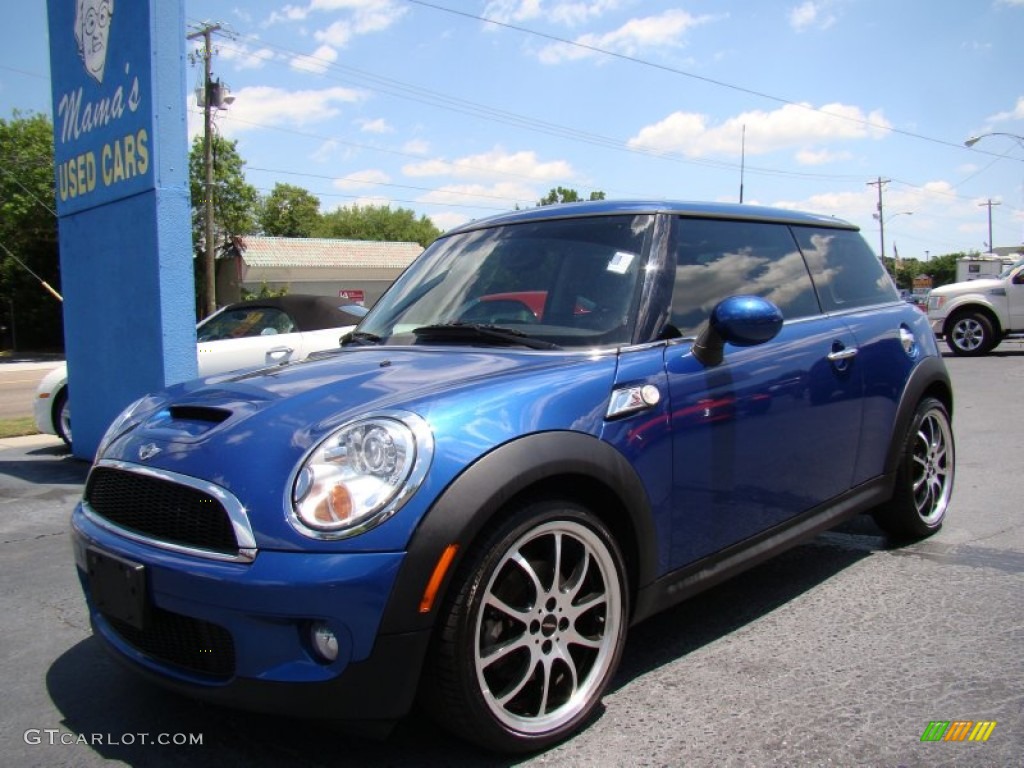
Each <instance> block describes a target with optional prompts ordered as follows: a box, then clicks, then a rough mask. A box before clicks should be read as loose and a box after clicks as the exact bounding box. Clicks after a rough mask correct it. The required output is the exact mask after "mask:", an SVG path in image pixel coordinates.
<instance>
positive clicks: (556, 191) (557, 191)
mask: <svg viewBox="0 0 1024 768" xmlns="http://www.w3.org/2000/svg"><path fill="white" fill-rule="evenodd" d="M587 199H588V200H604V199H605V197H604V192H591V193H590V197H589V198H587ZM582 200H583V198H582V197H580V193H579V192H577V191H576V190H575V189H566V188H565V187H553V188H552V189H551V191H550V192H548V193H547V194H546V195H544V197H542V198H541V199H540V200H538V201H537V205H538V206H540V205H555V204H556V203H579V202H581V201H582Z"/></svg>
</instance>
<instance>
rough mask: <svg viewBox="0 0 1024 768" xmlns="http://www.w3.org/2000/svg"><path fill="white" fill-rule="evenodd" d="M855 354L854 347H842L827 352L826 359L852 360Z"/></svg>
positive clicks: (839, 361)
mask: <svg viewBox="0 0 1024 768" xmlns="http://www.w3.org/2000/svg"><path fill="white" fill-rule="evenodd" d="M856 356H857V348H856V347H843V348H842V349H834V350H832V351H831V352H829V353H828V360H829V362H830V363H842V362H845V361H847V360H852V359H853V358H855V357H856Z"/></svg>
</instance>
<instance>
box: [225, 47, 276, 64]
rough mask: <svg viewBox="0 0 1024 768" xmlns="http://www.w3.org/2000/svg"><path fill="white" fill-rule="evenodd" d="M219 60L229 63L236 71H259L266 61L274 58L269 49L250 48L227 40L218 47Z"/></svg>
mask: <svg viewBox="0 0 1024 768" xmlns="http://www.w3.org/2000/svg"><path fill="white" fill-rule="evenodd" d="M218 52H219V53H220V58H221V59H223V60H224V61H230V62H231V63H232V64H234V65H235V68H236V69H261V68H262V67H263V65H264V64H266V63H267V62H268V61H272V60H273V59H274V58H275V54H274V51H273V50H271V49H270V48H267V47H263V48H252V47H250V46H249V45H247V44H245V43H241V42H239V41H237V40H227V41H224V42H222V43H220V44H219V45H218Z"/></svg>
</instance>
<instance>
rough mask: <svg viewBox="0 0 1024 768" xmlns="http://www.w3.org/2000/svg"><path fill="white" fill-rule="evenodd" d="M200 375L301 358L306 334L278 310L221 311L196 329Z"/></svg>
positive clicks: (286, 314)
mask: <svg viewBox="0 0 1024 768" xmlns="http://www.w3.org/2000/svg"><path fill="white" fill-rule="evenodd" d="M196 333H197V337H198V345H197V359H198V364H199V374H200V375H201V376H208V375H210V374H214V373H222V372H224V371H233V370H236V369H238V368H251V367H254V366H263V365H274V364H277V363H284V362H288V361H289V360H292V359H298V358H299V357H300V356H301V350H302V334H301V333H299V332H297V331H296V330H295V322H294V320H293V319H292V318H291V317H290V316H289V315H288V313H286V312H284V311H283V310H281V309H278V308H276V307H245V308H239V309H231V308H228V309H227V310H225V311H223V312H220V313H218V314H216V315H213V316H211V317H210V318H207V320H205V321H203V322H202V323H200V324H199V326H198V327H197V329H196Z"/></svg>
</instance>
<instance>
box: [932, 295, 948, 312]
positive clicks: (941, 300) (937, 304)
mask: <svg viewBox="0 0 1024 768" xmlns="http://www.w3.org/2000/svg"><path fill="white" fill-rule="evenodd" d="M945 303H946V297H945V296H929V297H928V309H929V310H933V309H942V305H943V304H945Z"/></svg>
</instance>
